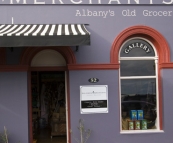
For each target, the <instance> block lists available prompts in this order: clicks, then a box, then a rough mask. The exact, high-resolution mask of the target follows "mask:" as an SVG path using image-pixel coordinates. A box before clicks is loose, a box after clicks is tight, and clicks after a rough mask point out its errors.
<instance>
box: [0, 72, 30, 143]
mask: <svg viewBox="0 0 173 143" xmlns="http://www.w3.org/2000/svg"><path fill="white" fill-rule="evenodd" d="M4 126H5V127H6V128H7V130H8V134H9V136H8V137H9V142H11V143H18V142H19V141H20V142H21V143H28V101H27V74H26V73H25V72H6V73H3V72H0V132H1V133H2V132H3V129H4Z"/></svg>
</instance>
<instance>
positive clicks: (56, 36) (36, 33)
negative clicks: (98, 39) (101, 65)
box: [0, 24, 90, 47]
mask: <svg viewBox="0 0 173 143" xmlns="http://www.w3.org/2000/svg"><path fill="white" fill-rule="evenodd" d="M81 45H90V33H89V32H88V31H87V29H86V27H85V25H84V24H47V25H46V24H28V25H27V24H5V25H0V47H25V46H81Z"/></svg>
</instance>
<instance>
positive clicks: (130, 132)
mask: <svg viewBox="0 0 173 143" xmlns="http://www.w3.org/2000/svg"><path fill="white" fill-rule="evenodd" d="M151 133H164V131H163V130H158V129H157V130H155V129H149V130H122V131H120V134H151Z"/></svg>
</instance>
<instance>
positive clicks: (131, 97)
mask: <svg viewBox="0 0 173 143" xmlns="http://www.w3.org/2000/svg"><path fill="white" fill-rule="evenodd" d="M121 109H122V112H121V115H122V129H123V130H128V121H129V120H138V117H139V116H138V115H137V117H136V119H133V117H132V116H131V112H132V110H135V111H137V110H141V111H142V112H143V117H142V118H140V119H139V120H140V122H141V120H142V121H143V120H144V121H146V123H147V129H156V128H157V127H156V125H155V122H156V80H155V79H123V80H121ZM134 123H135V121H134Z"/></svg>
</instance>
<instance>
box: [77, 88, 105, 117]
mask: <svg viewBox="0 0 173 143" xmlns="http://www.w3.org/2000/svg"><path fill="white" fill-rule="evenodd" d="M80 112H81V114H90V113H108V85H83V86H80Z"/></svg>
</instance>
